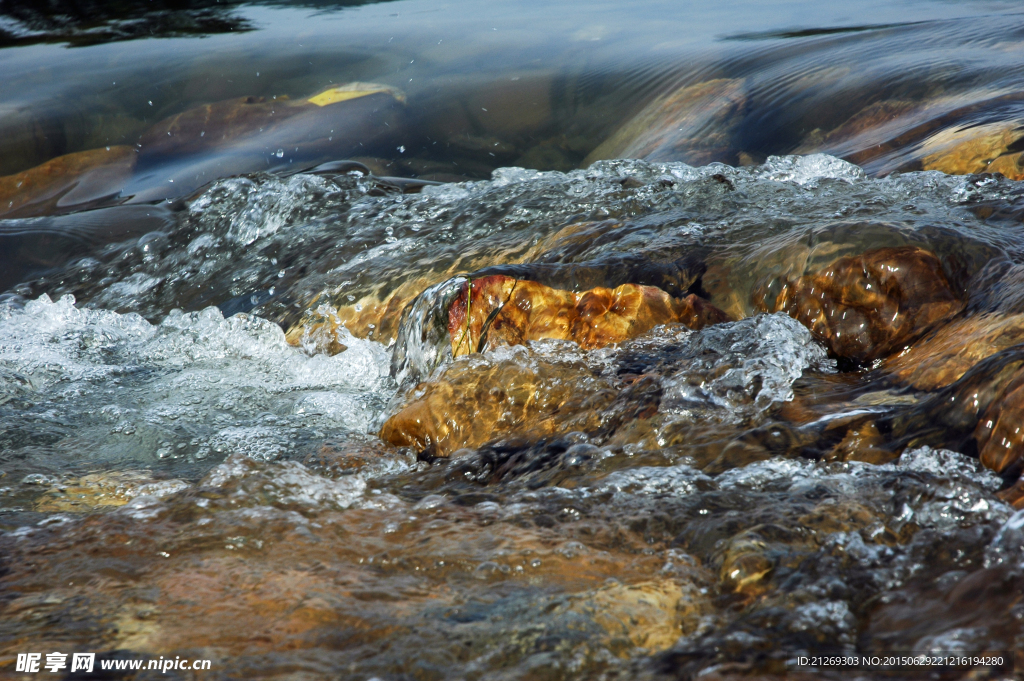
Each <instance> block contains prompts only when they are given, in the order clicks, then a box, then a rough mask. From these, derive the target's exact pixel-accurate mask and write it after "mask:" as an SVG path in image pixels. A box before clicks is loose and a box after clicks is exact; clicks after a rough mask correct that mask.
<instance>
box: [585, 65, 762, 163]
mask: <svg viewBox="0 0 1024 681" xmlns="http://www.w3.org/2000/svg"><path fill="white" fill-rule="evenodd" d="M746 102H747V96H746V92H745V84H744V82H743V81H742V80H738V79H724V78H723V79H718V80H709V81H706V82H703V83H697V84H695V85H688V86H686V87H683V88H680V89H678V90H675V91H674V92H671V93H669V94H667V95H663V96H661V97H658V98H657V99H655V100H654V101H653V102H651V103H650V104H648V105H647V106H646V107H645V108H644V109H643V110H642V111H640V113H638V114H636V115H635V116H634V117H633V118H632V119H630V120H629V121H628V122H627V123H626V124H625V125H623V126H622V127H621V128H619V129H618V130H617V131H615V132H614V133H613V134H612V136H611V137H609V138H608V139H607V140H606V141H605V142H603V143H602V144H601V145H600V146H599V147H597V149H595V150H594V151H593V152H591V153H590V155H589V156H587V158H586V159H585V160H584V162H583V165H589V164H590V163H593V162H594V161H597V160H600V159H606V158H642V159H645V160H649V161H683V162H684V163H689V164H690V165H695V166H697V165H706V164H708V163H712V162H715V161H717V162H722V163H734V162H736V160H737V152H738V150H737V149H736V148H735V146H734V145H735V143H734V141H733V139H732V137H733V134H734V132H735V129H736V128H737V127H738V125H739V124H740V122H741V121H742V117H743V113H744V108H745V106H746Z"/></svg>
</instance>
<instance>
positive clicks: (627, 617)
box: [569, 579, 707, 656]
mask: <svg viewBox="0 0 1024 681" xmlns="http://www.w3.org/2000/svg"><path fill="white" fill-rule="evenodd" d="M706 601H707V597H706V596H703V595H702V594H701V593H700V591H699V590H698V589H697V588H696V587H695V586H694V585H693V584H691V583H682V584H681V583H679V582H677V581H675V580H669V579H664V580H652V581H647V582H640V583H638V584H629V585H624V584H615V585H612V586H607V587H603V588H601V589H597V590H596V591H592V592H589V593H584V594H576V595H574V596H573V597H572V605H571V606H570V608H569V609H570V610H572V611H575V612H579V613H581V614H585V615H588V616H589V617H590V618H591V619H593V620H594V621H595V622H597V623H598V624H599V625H600V626H601V627H602V628H603V629H604V630H605V631H606V632H607V633H608V637H609V639H610V647H611V648H612V649H613V650H619V651H621V652H620V654H623V656H625V655H624V653H625V652H626V646H632V647H636V648H643V649H645V650H646V651H648V652H654V651H658V650H665V649H666V648H670V647H671V646H672V644H674V643H675V642H676V641H677V640H679V637H680V636H682V635H684V634H686V633H690V632H691V631H693V630H694V629H695V628H696V624H697V619H698V618H699V616H700V615H701V614H702V613H703V611H704V610H705V609H707V604H706ZM616 644H620V645H616ZM621 644H625V645H621Z"/></svg>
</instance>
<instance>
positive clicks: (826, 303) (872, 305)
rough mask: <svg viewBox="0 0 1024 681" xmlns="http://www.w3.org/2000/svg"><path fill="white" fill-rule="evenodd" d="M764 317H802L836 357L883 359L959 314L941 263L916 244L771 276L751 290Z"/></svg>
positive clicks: (956, 301) (959, 307)
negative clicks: (799, 272)
mask: <svg viewBox="0 0 1024 681" xmlns="http://www.w3.org/2000/svg"><path fill="white" fill-rule="evenodd" d="M753 303H754V305H755V306H756V307H759V308H760V309H761V310H764V311H766V312H779V311H784V312H786V313H787V314H789V315H790V316H791V317H793V318H794V319H797V320H799V321H800V322H802V323H803V324H804V325H805V326H807V328H808V329H810V330H811V333H812V334H814V336H815V337H816V338H817V339H818V340H820V341H821V342H822V343H824V344H825V345H826V346H827V347H828V348H829V350H831V351H832V353H833V354H835V355H836V356H839V357H843V358H846V359H851V360H855V361H859V362H869V361H872V360H875V359H879V358H882V357H886V356H888V355H890V354H892V353H893V352H897V351H899V350H901V349H903V348H904V347H905V346H906V345H907V344H908V343H911V342H912V341H914V340H916V339H917V338H918V337H920V336H921V335H922V334H924V333H925V332H927V331H928V330H929V329H931V328H933V327H934V326H935V325H937V324H938V323H939V322H941V321H943V320H946V319H949V318H950V317H952V316H953V315H955V314H956V313H958V312H960V310H962V309H963V307H964V303H963V301H961V300H960V299H959V297H958V296H957V295H956V293H955V292H954V291H953V289H952V287H951V286H950V283H949V281H948V279H947V278H946V275H945V273H944V271H943V269H942V265H941V263H940V262H939V259H938V258H937V257H936V256H935V255H934V254H933V253H930V252H929V251H926V250H923V249H921V248H917V247H914V246H902V247H897V248H880V249H877V250H873V251H868V252H867V253H864V254H863V255H858V256H844V257H841V258H839V259H837V260H835V261H834V262H833V263H832V264H830V265H828V266H827V267H824V268H822V269H821V270H819V271H818V272H815V273H813V274H806V275H803V276H800V277H797V278H793V279H782V280H779V279H773V280H772V281H769V282H767V283H766V284H764V285H762V286H760V287H759V288H758V289H757V290H755V292H754V296H753Z"/></svg>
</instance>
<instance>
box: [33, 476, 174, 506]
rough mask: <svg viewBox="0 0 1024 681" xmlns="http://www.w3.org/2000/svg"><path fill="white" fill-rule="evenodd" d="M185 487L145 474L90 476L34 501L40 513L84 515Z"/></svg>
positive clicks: (68, 482)
mask: <svg viewBox="0 0 1024 681" xmlns="http://www.w3.org/2000/svg"><path fill="white" fill-rule="evenodd" d="M186 487H188V484H187V483H185V482H182V481H181V480H156V479H154V478H153V477H152V474H150V473H148V472H146V471H106V472H103V473H90V474H89V475H83V476H82V477H80V478H77V479H74V480H70V481H67V482H65V483H63V484H61V485H60V486H58V487H55V488H53V489H50V490H49V491H47V492H46V493H45V494H43V495H42V496H41V497H39V498H38V499H37V500H36V503H35V508H36V510H37V511H39V512H40V513H65V512H72V513H84V512H88V511H93V510H97V509H104V508H113V507H117V506H124V505H125V504H127V503H128V502H129V501H131V500H132V499H134V498H135V497H140V496H157V497H161V496H166V495H168V494H173V493H174V492H178V491H180V490H183V489H185V488H186Z"/></svg>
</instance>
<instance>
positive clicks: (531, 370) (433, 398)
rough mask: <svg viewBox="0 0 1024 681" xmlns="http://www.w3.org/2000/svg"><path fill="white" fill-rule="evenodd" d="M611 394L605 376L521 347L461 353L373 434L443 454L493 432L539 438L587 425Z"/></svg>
mask: <svg viewBox="0 0 1024 681" xmlns="http://www.w3.org/2000/svg"><path fill="white" fill-rule="evenodd" d="M615 395H616V393H615V391H614V390H613V389H612V387H611V385H610V384H609V383H608V382H607V381H605V380H604V379H601V378H599V377H597V376H595V375H594V374H593V372H592V371H590V370H589V369H588V368H587V367H585V366H583V365H582V364H578V363H570V362H557V363H556V362H550V361H546V360H543V359H539V358H536V357H533V356H532V353H529V351H527V350H526V349H523V350H522V352H521V354H519V353H517V355H516V356H515V357H512V358H506V359H500V360H495V361H491V360H489V359H486V358H484V357H482V356H480V357H474V358H467V359H464V360H460V361H458V362H455V363H453V364H452V365H451V366H449V367H448V368H447V369H446V370H445V372H444V373H443V374H442V375H441V376H440V377H439V378H437V379H436V380H434V381H431V382H429V383H423V384H421V385H419V386H417V387H416V388H415V389H414V390H413V391H412V392H411V393H410V397H409V399H408V401H407V402H406V403H405V404H404V406H402V407H401V408H400V409H399V410H398V411H397V412H396V413H395V414H394V415H393V416H391V418H389V419H388V420H387V421H385V423H384V426H383V427H382V428H381V431H380V437H381V439H382V440H384V441H385V442H389V443H391V444H393V445H396V446H398V447H412V448H413V449H415V450H416V451H418V452H429V453H430V454H431V455H433V456H441V457H444V456H449V455H450V454H451V453H452V452H454V451H456V450H459V449H462V448H464V447H477V446H479V445H481V444H483V443H485V442H487V441H489V440H491V439H493V438H494V437H497V435H498V434H501V435H507V436H514V435H517V434H523V433H524V432H525V431H527V430H528V431H529V435H530V436H531V437H532V438H540V437H544V436H547V435H551V434H553V433H556V432H567V431H573V430H578V431H586V430H593V429H594V428H596V427H597V426H598V425H599V424H600V418H601V413H600V412H601V410H602V409H603V408H604V407H607V406H608V405H609V404H611V403H612V401H613V400H614V399H615Z"/></svg>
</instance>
